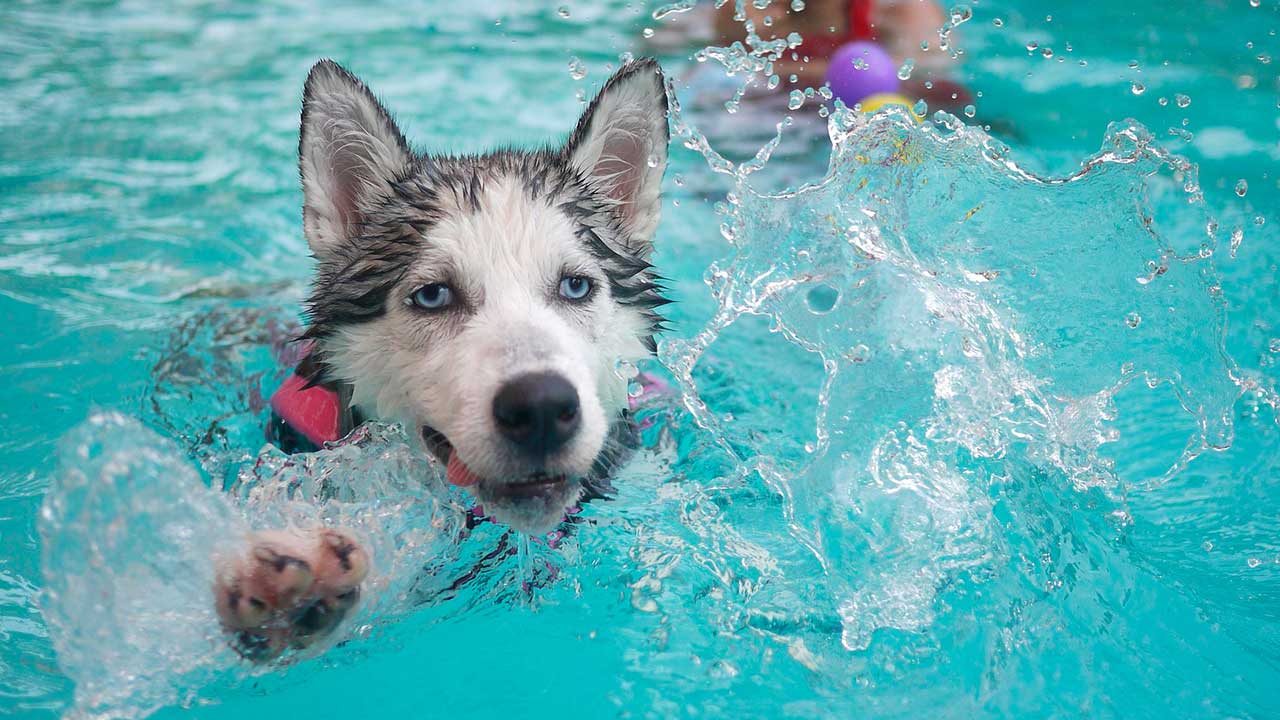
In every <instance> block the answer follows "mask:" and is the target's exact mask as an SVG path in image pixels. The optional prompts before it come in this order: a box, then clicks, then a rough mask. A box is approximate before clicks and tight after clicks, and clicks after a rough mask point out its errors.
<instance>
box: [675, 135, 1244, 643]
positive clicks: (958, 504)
mask: <svg viewBox="0 0 1280 720" xmlns="http://www.w3.org/2000/svg"><path fill="white" fill-rule="evenodd" d="M677 126H678V127H681V129H682V130H683V134H684V136H685V137H686V145H687V146H689V147H692V148H695V149H704V150H706V152H704V155H705V156H706V157H707V159H708V163H709V165H710V167H711V168H712V169H713V170H715V171H717V172H722V173H725V174H729V175H731V176H732V177H734V178H735V185H734V187H733V189H732V191H731V192H730V195H729V197H730V198H732V202H730V203H728V204H727V205H725V211H726V218H725V222H724V225H723V227H722V235H724V237H725V238H726V239H728V240H729V242H730V245H731V250H732V254H731V255H730V256H729V257H728V258H727V259H725V260H724V261H721V262H718V263H716V264H714V265H713V266H712V267H711V268H709V269H708V271H707V274H706V278H707V283H708V286H709V287H710V289H711V292H712V295H713V296H714V298H715V299H716V301H717V303H718V306H719V309H718V311H717V312H716V313H715V315H714V317H713V318H712V319H711V320H710V321H709V322H708V323H707V325H706V326H705V327H704V328H703V330H702V331H701V332H699V333H697V334H696V335H694V336H693V337H691V338H688V339H668V340H667V341H666V342H664V343H663V345H662V347H661V348H660V356H661V358H662V360H663V362H664V364H666V365H667V366H668V367H669V368H670V369H671V370H672V371H673V373H674V374H675V375H676V377H677V378H678V380H679V383H680V386H681V388H682V401H683V403H684V406H685V407H686V409H687V410H688V411H689V412H690V413H691V415H692V416H693V418H694V419H695V420H696V422H697V423H698V424H699V425H700V426H701V427H703V428H704V429H706V430H707V431H709V432H710V433H711V436H712V437H713V438H715V439H716V441H717V442H719V444H720V445H721V447H722V448H723V449H724V450H725V452H727V453H729V454H730V455H731V456H732V457H734V458H736V461H737V463H738V466H739V472H745V473H749V474H755V475H758V476H759V478H760V479H761V480H762V481H763V482H764V484H765V485H766V486H767V487H768V488H769V490H770V492H771V493H773V494H775V495H776V496H777V497H778V498H780V499H781V502H782V508H781V515H782V518H781V519H782V521H783V522H784V523H785V524H786V526H787V528H788V531H789V532H790V533H791V535H792V536H793V537H794V538H795V539H796V540H797V541H798V542H799V544H800V546H802V547H805V548H807V549H808V551H809V552H810V553H811V555H812V559H813V561H814V562H815V563H816V564H817V565H818V567H820V568H821V570H822V575H823V577H824V580H823V582H822V585H823V587H824V590H825V592H826V593H827V595H826V597H828V598H829V601H830V602H831V603H832V606H831V609H832V611H833V612H834V614H835V615H836V616H837V617H838V618H839V622H840V626H841V628H842V630H841V635H842V638H843V640H842V642H843V644H844V646H845V647H846V648H848V649H850V650H864V649H867V648H868V647H869V646H870V644H871V643H872V641H873V638H874V636H875V634H876V633H877V632H880V631H883V630H885V629H897V630H900V631H913V632H914V631H921V630H923V629H925V628H927V627H928V626H929V625H930V624H931V622H932V620H933V617H934V613H935V612H936V608H937V603H938V602H940V600H939V599H938V593H939V592H941V591H942V589H943V588H945V587H948V586H950V585H952V584H953V583H955V582H957V578H960V577H974V574H975V573H977V574H978V575H979V576H981V575H983V574H985V573H989V572H991V571H992V569H993V568H996V567H1001V566H1002V565H1004V564H1007V563H1008V562H1010V558H1009V557H1007V556H1001V552H1002V551H1000V550H999V542H998V541H997V538H998V537H1000V536H1001V534H1002V532H1004V531H1007V528H1005V529H1003V530H1002V529H1001V528H1000V523H999V521H998V516H999V512H998V506H999V502H998V501H993V499H992V497H993V496H992V493H993V492H995V491H994V489H993V486H992V483H993V482H995V479H996V478H1000V477H1006V478H1007V477H1021V476H1025V475H1026V473H1028V472H1032V473H1036V474H1039V475H1042V476H1047V477H1049V478H1056V482H1060V483H1062V486H1063V487H1064V488H1072V489H1074V491H1075V492H1079V493H1095V492H1100V493H1101V495H1100V496H1097V497H1098V498H1105V499H1104V500H1102V499H1095V500H1093V501H1092V502H1097V503H1100V504H1101V505H1102V506H1104V507H1106V508H1108V510H1107V511H1106V512H1103V513H1100V514H1098V515H1097V516H1096V517H1098V518H1099V520H1100V521H1101V522H1102V526H1100V528H1099V529H1098V530H1097V532H1101V533H1102V534H1104V535H1107V534H1114V533H1116V532H1123V529H1124V527H1125V526H1126V525H1127V523H1128V517H1129V516H1128V513H1127V511H1126V510H1125V498H1126V496H1127V493H1129V492H1130V491H1131V490H1133V489H1135V488H1143V487H1150V486H1151V485H1152V484H1156V483H1163V482H1167V481H1168V480H1169V479H1171V478H1172V477H1174V476H1176V474H1177V473H1179V472H1180V471H1181V470H1182V469H1183V468H1185V467H1186V466H1187V464H1188V463H1189V462H1191V461H1192V460H1193V459H1194V458H1196V457H1197V456H1198V455H1200V454H1201V453H1203V452H1204V451H1205V450H1208V449H1222V448H1226V447H1228V446H1230V443H1231V439H1232V433H1233V420H1232V408H1233V406H1234V404H1235V402H1236V400H1237V399H1238V398H1239V397H1240V395H1241V393H1242V392H1243V391H1244V389H1246V387H1248V383H1246V382H1244V381H1242V380H1240V379H1239V378H1238V377H1237V372H1236V368H1235V365H1234V363H1233V362H1232V361H1231V360H1230V358H1229V357H1228V356H1227V355H1226V354H1225V352H1224V351H1223V347H1222V343H1223V339H1222V336H1223V307H1222V302H1221V298H1220V293H1219V292H1218V291H1217V289H1216V288H1217V287H1218V285H1219V281H1218V279H1217V274H1216V271H1215V269H1214V267H1213V265H1212V262H1211V260H1210V259H1209V258H1211V255H1212V253H1208V254H1205V253H1202V252H1184V251H1181V250H1180V249H1179V248H1176V247H1174V246H1173V244H1172V243H1171V242H1170V241H1169V240H1168V239H1166V238H1165V237H1164V236H1162V235H1161V233H1160V229H1159V226H1158V224H1157V223H1156V221H1155V220H1154V219H1153V217H1152V214H1151V211H1150V209H1149V207H1148V194H1149V193H1150V192H1151V191H1152V188H1153V187H1163V186H1166V185H1169V186H1173V187H1177V186H1178V185H1180V186H1181V192H1183V193H1184V194H1185V195H1186V196H1187V198H1188V200H1189V201H1190V202H1191V204H1192V205H1193V206H1197V207H1198V206H1201V205H1202V198H1201V195H1200V188H1199V184H1198V180H1197V178H1196V171H1195V168H1194V166H1192V165H1190V164H1189V163H1187V162H1186V161H1185V160H1183V159H1181V158H1179V157H1177V156H1174V155H1171V154H1170V153H1168V152H1167V151H1165V150H1163V149H1162V148H1161V147H1160V146H1159V145H1158V144H1156V142H1155V141H1154V139H1153V138H1152V136H1151V135H1150V133H1148V132H1147V131H1146V130H1145V129H1143V128H1142V127H1140V126H1138V125H1136V124H1134V123H1124V124H1116V125H1113V126H1112V127H1111V128H1110V129H1109V131H1108V133H1107V136H1106V139H1105V140H1104V142H1103V147H1102V149H1101V150H1100V151H1099V152H1098V153H1097V154H1096V155H1095V156H1093V157H1091V158H1089V159H1087V160H1086V161H1085V162H1084V163H1082V165H1081V167H1080V169H1079V170H1078V171H1077V172H1075V173H1073V174H1071V175H1068V176H1063V177H1044V176H1040V175H1037V174H1035V173H1033V172H1030V171H1028V170H1026V169H1024V168H1022V167H1020V166H1019V165H1017V164H1016V162H1015V161H1014V160H1013V159H1012V157H1011V156H1010V152H1009V150H1008V148H1006V147H1004V146H1003V145H1002V144H1001V143H999V142H998V141H996V140H994V139H992V138H991V137H989V136H987V135H986V134H985V133H983V132H981V131H980V130H978V129H975V128H969V127H966V126H965V125H964V124H963V123H962V122H960V121H959V120H958V119H956V118H954V117H951V116H948V115H946V114H945V113H938V114H936V115H935V118H934V123H933V124H926V125H923V126H921V125H918V124H917V123H916V122H915V121H914V120H913V119H912V118H911V117H910V116H909V115H907V113H906V112H904V111H902V110H899V109H889V110H887V111H884V112H881V113H878V114H876V115H874V116H870V117H868V116H863V115H860V114H857V113H853V112H850V111H841V112H839V113H836V114H834V115H833V116H832V118H831V120H830V123H829V130H830V134H831V139H832V148H833V149H832V155H831V162H830V169H829V172H828V173H827V175H826V177H824V178H823V179H822V180H821V181H820V182H818V183H817V184H814V185H809V186H804V187H802V188H800V189H797V190H789V191H785V192H781V193H777V194H768V193H762V192H759V191H757V190H756V189H754V188H753V187H752V186H751V184H750V173H747V172H743V171H742V169H741V168H735V167H734V166H732V164H731V163H727V161H725V160H724V159H723V158H722V157H720V156H719V155H718V154H716V153H715V152H714V151H713V150H711V149H710V144H709V143H708V142H707V141H706V140H705V138H700V137H698V136H697V133H696V131H694V130H692V129H691V128H689V127H688V126H686V125H684V124H683V123H682V122H681V121H679V120H677ZM779 132H781V128H780V129H779ZM775 142H776V138H775ZM815 298H817V300H816V301H815ZM815 302H816V304H815ZM757 319H759V320H761V321H763V322H757V321H756V320H757ZM744 326H745V327H744ZM739 327H744V329H743V330H739ZM780 342H781V343H783V345H781V346H780V345H779V343H780ZM722 345H723V346H724V347H719V346H722ZM786 346H790V347H789V348H786ZM784 348H785V349H784ZM779 353H785V354H788V355H791V356H794V357H796V360H794V361H789V362H788V365H789V366H790V367H794V368H796V370H795V374H794V377H792V378H781V377H779V376H777V375H776V374H769V373H766V374H763V375H753V374H752V372H751V371H750V369H749V368H747V367H745V366H744V364H743V363H742V362H741V361H737V362H734V361H733V360H729V358H742V357H744V356H750V355H752V354H759V355H766V354H767V355H770V356H771V357H774V358H775V361H776V357H777V356H778V354H779ZM806 354H807V355H810V356H812V357H813V359H814V360H813V362H810V363H807V364H808V365H809V368H810V369H806V368H805V365H806V361H804V360H803V356H804V355H806ZM726 362H728V363H730V366H729V368H725V367H723V366H724V364H725V363H726ZM711 368H715V369H716V371H715V373H714V374H709V372H708V371H709V370H710V369H711ZM728 377H732V381H731V384H732V385H733V387H732V388H729V387H726V385H725V383H726V382H730V381H728V380H727V378H728ZM1136 380H1141V381H1142V382H1141V383H1135V381H1136ZM1137 387H1145V388H1150V390H1148V391H1147V392H1150V393H1153V395H1152V397H1149V398H1147V399H1146V400H1145V401H1143V402H1147V403H1151V404H1153V405H1160V403H1161V402H1163V401H1162V400H1157V399H1153V398H1154V397H1155V393H1154V390H1155V389H1157V388H1168V389H1170V390H1171V391H1172V393H1171V394H1172V396H1173V397H1175V398H1176V406H1177V407H1178V411H1179V412H1181V413H1182V415H1183V417H1184V419H1185V422H1184V423H1183V424H1181V425H1179V427H1183V426H1185V427H1186V428H1187V434H1186V435H1185V436H1184V438H1183V443H1182V446H1181V448H1180V449H1179V448H1178V447H1177V446H1172V447H1173V449H1172V450H1169V449H1165V450H1164V451H1163V452H1161V451H1160V450H1158V449H1155V448H1150V447H1147V445H1148V441H1147V440H1146V439H1145V438H1144V437H1143V434H1142V431H1141V429H1140V428H1138V429H1134V428H1133V427H1132V423H1125V422H1123V421H1118V420H1119V417H1120V409H1119V407H1118V405H1117V402H1118V401H1117V398H1121V397H1123V398H1125V402H1126V403H1128V402H1131V401H1130V400H1129V398H1130V396H1131V395H1132V394H1133V392H1134V390H1133V388H1137ZM806 388H808V389H806ZM779 395H781V396H783V397H790V398H804V401H803V402H805V403H807V404H808V405H807V407H804V406H801V407H795V408H793V409H792V413H791V414H790V416H791V417H795V412H794V411H799V414H800V415H807V416H809V417H810V418H811V420H810V421H809V422H802V421H795V422H789V423H787V424H786V426H783V427H779V426H778V424H777V420H776V413H777V408H776V406H775V405H774V404H773V403H771V402H770V401H769V400H768V399H767V398H769V397H777V396H779ZM1120 426H1127V427H1129V428H1130V430H1129V431H1128V432H1125V433H1122V432H1121V431H1120V430H1119V427H1120ZM1143 453H1146V454H1150V455H1153V456H1154V457H1153V458H1152V460H1153V462H1154V463H1159V466H1160V469H1159V470H1157V471H1155V472H1150V471H1137V473H1136V474H1125V472H1123V471H1122V469H1120V468H1118V467H1117V459H1116V458H1117V457H1130V456H1133V455H1134V454H1143ZM1142 472H1148V473H1149V474H1141V473H1142ZM1107 528H1109V529H1107Z"/></svg>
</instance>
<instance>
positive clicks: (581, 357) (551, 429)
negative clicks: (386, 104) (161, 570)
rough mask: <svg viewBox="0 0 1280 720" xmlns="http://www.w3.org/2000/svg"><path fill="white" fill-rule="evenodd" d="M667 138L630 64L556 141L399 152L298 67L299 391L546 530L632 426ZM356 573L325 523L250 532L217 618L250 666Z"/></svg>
mask: <svg viewBox="0 0 1280 720" xmlns="http://www.w3.org/2000/svg"><path fill="white" fill-rule="evenodd" d="M668 139H669V136H668V129H667V100H666V93H665V83H664V79H663V75H662V71H661V69H660V68H659V67H658V65H657V63H656V62H654V61H653V60H649V59H645V60H638V61H635V62H630V63H627V64H626V65H624V66H623V67H622V68H621V69H620V70H618V72H617V73H616V74H614V75H613V77H611V78H610V79H609V80H608V81H607V82H606V83H605V85H604V87H603V89H601V91H600V93H599V95H597V96H596V98H595V99H594V100H593V101H592V102H591V104H590V105H589V106H588V107H587V109H586V111H585V112H584V113H583V115H582V117H581V119H580V120H579V121H578V124H577V127H576V128H575V129H574V130H573V132H572V134H571V135H570V136H569V139H568V141H567V142H566V143H565V144H564V145H563V146H562V147H556V148H547V149H542V150H536V151H531V152H524V151H515V150H501V151H498V152H494V153H492V154H487V155H479V156H462V157H459V156H431V155H422V154H418V153H415V152H413V151H412V150H411V149H410V148H409V145H408V143H407V142H406V141H405V138H404V136H403V135H402V134H401V133H400V130H399V129H398V128H397V127H396V124H395V123H394V121H392V119H391V116H390V115H389V114H388V113H387V111H386V110H385V109H384V108H383V107H382V105H381V104H380V103H379V102H378V100H377V99H376V98H375V97H374V96H373V93H371V92H370V91H369V89H368V88H367V87H365V85H364V84H363V83H362V82H361V81H360V80H358V79H357V78H356V77H355V76H353V75H352V74H351V73H349V72H347V71H346V70H345V69H343V68H342V67H341V66H339V65H338V64H336V63H334V62H331V61H327V60H326V61H321V62H319V63H317V64H316V65H315V66H314V67H313V68H312V69H311V73H310V75H309V76H308V77H307V82H306V88H305V90H304V94H303V102H302V131H301V140H300V142H299V145H298V155H299V166H300V170H301V175H302V187H303V194H304V205H303V211H302V215H303V230H304V232H305V234H306V238H307V242H308V244H309V245H310V248H311V251H312V253H313V254H314V255H315V258H316V260H317V268H316V275H315V281H314V285H313V289H312V292H311V296H310V298H309V300H308V303H307V309H308V314H309V321H310V322H309V327H308V330H307V333H306V335H307V337H308V338H309V339H310V340H312V341H313V343H314V350H313V351H312V353H311V359H312V360H314V367H315V375H314V376H313V377H312V378H310V380H311V381H312V382H317V383H318V382H326V383H333V384H338V385H341V386H342V387H343V388H344V390H345V395H344V397H347V398H349V403H350V408H351V409H352V410H354V411H356V412H358V413H359V415H360V416H363V417H370V418H378V419H381V420H385V421H395V422H400V423H403V424H404V426H405V427H406V428H407V429H410V430H411V431H412V434H413V435H415V436H417V437H420V438H421V440H422V442H423V444H424V445H425V447H426V449H427V450H428V451H430V452H431V453H433V454H435V455H436V456H437V457H438V458H439V459H440V460H441V461H442V462H443V463H445V464H446V467H447V477H448V479H449V481H450V482H452V483H453V484H455V485H459V486H466V487H468V488H469V489H470V491H471V492H472V493H474V495H475V497H476V499H477V500H478V501H480V503H482V504H483V506H484V508H485V510H486V511H487V512H488V513H490V514H491V515H492V516H494V517H495V518H496V519H498V520H500V521H503V522H505V523H507V524H509V525H510V526H512V527H513V528H515V529H517V530H521V531H525V532H541V531H546V530H549V529H551V528H552V527H554V526H555V525H556V524H557V523H558V522H560V521H561V520H562V519H563V517H564V514H565V511H566V509H567V508H569V507H570V506H572V505H573V504H574V503H575V502H576V501H577V500H578V499H579V496H580V494H581V493H582V488H583V483H584V482H586V481H588V480H589V479H590V478H591V477H593V476H598V475H599V474H600V473H601V472H604V471H606V470H607V468H608V467H609V466H610V465H611V464H612V459H613V458H612V457H611V453H612V452H613V443H612V441H611V438H612V437H614V436H616V435H617V434H618V433H619V432H624V430H623V429H622V428H623V426H625V425H626V424H627V423H628V422H629V419H628V416H627V412H626V408H627V388H626V385H627V380H626V379H625V378H623V377H621V376H620V374H619V373H618V372H617V370H616V368H617V367H618V365H619V363H622V362H635V361H638V360H640V359H642V358H643V357H645V356H647V355H649V354H650V353H651V352H652V351H653V349H654V340H653V336H654V333H655V332H656V331H657V330H658V329H659V326H660V322H661V321H660V318H659V316H658V314H657V311H656V309H657V308H658V307H659V306H661V305H662V304H664V302H665V301H664V299H663V298H662V296H661V294H660V293H661V287H660V286H659V284H658V277H657V276H656V274H655V273H654V271H653V269H652V267H651V265H650V259H651V256H652V241H653V235H654V230H655V229H656V227H657V225H658V217H659V212H660V196H659V193H660V186H661V180H662V175H663V172H664V170H665V168H666V162H667V144H668ZM367 565H368V556H367V554H366V553H365V551H364V550H363V549H362V548H361V546H360V543H359V542H358V540H356V539H355V538H354V537H353V536H352V535H351V534H349V533H346V532H343V531H341V530H335V529H325V530H320V531H315V532H311V533H297V532H272V533H261V534H259V535H257V536H255V537H254V538H253V539H252V541H251V543H250V547H249V549H248V551H247V552H246V553H245V555H244V557H242V558H238V559H235V560H234V561H230V562H225V563H223V565H222V567H221V568H220V572H219V580H218V583H217V587H215V593H216V598H217V602H216V604H217V610H218V614H219V617H220V618H221V620H222V622H223V625H224V626H225V627H226V629H227V630H229V631H231V632H233V633H236V634H237V637H238V638H239V640H240V645H241V649H242V651H244V652H245V653H246V654H247V655H249V656H250V657H255V658H258V659H269V658H271V657H274V656H276V655H278V654H279V653H280V652H281V651H283V650H284V649H286V648H287V647H290V646H293V647H297V646H302V645H306V644H308V643H309V642H310V641H311V640H312V639H314V638H318V637H320V636H322V635H324V634H326V633H327V632H329V631H331V630H332V629H333V628H334V627H335V626H336V625H337V623H338V621H339V620H340V619H341V617H342V616H343V615H344V614H345V612H346V611H347V610H348V609H349V608H350V607H351V606H352V605H353V604H354V603H355V602H356V600H357V598H358V596H359V587H360V583H361V581H362V580H363V578H364V575H365V573H366V570H367Z"/></svg>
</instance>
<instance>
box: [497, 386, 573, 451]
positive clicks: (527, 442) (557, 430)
mask: <svg viewBox="0 0 1280 720" xmlns="http://www.w3.org/2000/svg"><path fill="white" fill-rule="evenodd" d="M493 419H494V421H495V422H496V423H497V425H498V431H499V432H501V433H502V435H503V436H504V437H506V438H507V439H508V440H510V441H511V442H512V443H514V444H515V445H516V447H518V448H520V449H521V450H522V451H524V452H525V453H526V454H529V455H533V456H536V457H543V456H546V455H549V454H551V453H553V452H555V451H556V450H559V449H560V448H561V447H563V446H564V444H565V443H567V442H568V441H569V439H570V438H572V437H573V434H574V433H575V432H577V431H578V426H579V425H581V424H582V420H581V413H579V412H578V391H577V390H574V389H573V385H570V384H569V381H568V380H565V379H564V378H563V377H562V376H560V375H558V374H556V373H550V372H540V373H529V374H527V375H521V376H519V377H517V378H515V379H514V380H511V381H509V382H507V384H506V385H503V386H502V388H501V389H499V390H498V394H497V395H495V396H494V398H493Z"/></svg>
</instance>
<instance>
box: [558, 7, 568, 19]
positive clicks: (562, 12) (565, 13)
mask: <svg viewBox="0 0 1280 720" xmlns="http://www.w3.org/2000/svg"><path fill="white" fill-rule="evenodd" d="M556 14H557V15H559V16H560V17H562V18H567V17H569V6H568V5H561V6H560V7H559V8H557V9H556Z"/></svg>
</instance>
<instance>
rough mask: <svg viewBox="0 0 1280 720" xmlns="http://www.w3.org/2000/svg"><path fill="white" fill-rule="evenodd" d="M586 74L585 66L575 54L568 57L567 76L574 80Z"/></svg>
mask: <svg viewBox="0 0 1280 720" xmlns="http://www.w3.org/2000/svg"><path fill="white" fill-rule="evenodd" d="M586 76H587V66H586V64H585V63H583V62H582V61H581V60H579V59H578V58H577V57H576V56H575V57H572V58H569V77H571V78H573V79H574V80H581V79H582V78H584V77H586Z"/></svg>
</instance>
